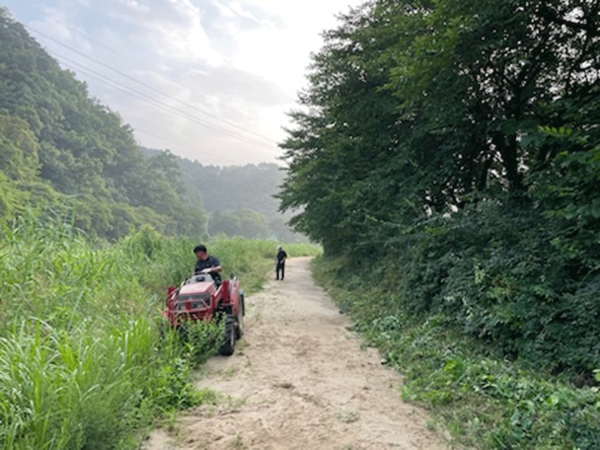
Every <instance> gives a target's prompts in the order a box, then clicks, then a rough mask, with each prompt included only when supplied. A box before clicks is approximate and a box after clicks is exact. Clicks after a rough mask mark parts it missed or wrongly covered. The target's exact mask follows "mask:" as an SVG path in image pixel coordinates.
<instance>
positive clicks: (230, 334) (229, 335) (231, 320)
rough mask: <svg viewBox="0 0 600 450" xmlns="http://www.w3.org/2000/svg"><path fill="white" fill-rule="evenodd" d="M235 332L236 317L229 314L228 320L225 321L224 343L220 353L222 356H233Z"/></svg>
mask: <svg viewBox="0 0 600 450" xmlns="http://www.w3.org/2000/svg"><path fill="white" fill-rule="evenodd" d="M235 332H236V324H235V317H234V316H233V315H232V314H227V318H226V319H225V333H224V334H223V342H222V344H221V347H220V348H219V353H220V354H221V355H223V356H231V355H233V352H234V350H235Z"/></svg>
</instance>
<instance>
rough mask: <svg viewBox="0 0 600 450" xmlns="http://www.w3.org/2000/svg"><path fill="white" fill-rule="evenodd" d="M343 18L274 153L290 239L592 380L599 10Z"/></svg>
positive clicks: (559, 0)
mask: <svg viewBox="0 0 600 450" xmlns="http://www.w3.org/2000/svg"><path fill="white" fill-rule="evenodd" d="M340 19H341V24H340V26H339V27H338V28H337V29H334V30H331V31H329V32H327V33H326V34H325V40H326V43H325V46H324V47H323V49H322V50H321V51H320V52H319V53H318V54H316V55H315V56H314V58H313V64H312V67H311V72H310V74H309V87H308V88H307V89H306V91H304V92H303V93H302V94H301V95H300V102H301V104H302V107H301V108H300V109H299V110H297V111H294V112H293V113H292V118H293V122H294V126H293V127H292V128H291V129H290V130H289V138H288V139H287V140H286V141H285V142H284V143H283V145H282V146H283V148H284V149H285V150H286V158H287V161H288V162H289V165H290V171H289V174H288V176H287V178H286V180H285V182H284V184H283V187H282V189H281V192H280V194H279V198H280V199H281V208H282V210H283V211H287V210H291V209H297V208H300V209H301V211H302V212H301V213H300V214H297V215H296V216H295V217H294V218H293V219H292V223H293V224H294V226H295V228H296V229H297V230H299V231H302V232H304V233H306V234H307V235H308V236H310V237H311V238H312V239H314V240H317V241H320V242H322V243H323V244H324V247H325V251H326V253H327V254H330V255H336V254H337V255H349V256H350V259H349V260H350V261H356V260H357V258H356V257H357V256H359V255H360V256H361V257H360V258H359V260H360V261H370V263H371V264H372V263H373V262H374V261H381V260H382V259H381V258H389V261H393V262H394V264H396V265H395V266H394V267H396V270H400V271H402V272H401V273H402V275H403V277H402V286H401V288H402V289H404V292H405V293H406V303H407V304H406V307H407V309H409V310H411V311H413V312H414V313H418V314H422V313H432V314H433V313H443V314H444V316H445V317H447V318H448V320H449V321H450V322H452V323H454V324H457V325H459V326H460V327H461V328H462V329H463V330H465V331H467V332H469V333H472V334H474V335H476V336H479V337H482V338H485V339H491V340H492V341H493V342H495V343H496V344H497V345H498V346H501V347H503V348H504V349H505V350H506V352H507V354H510V355H516V356H520V357H524V358H531V359H533V360H535V358H536V356H537V357H540V359H538V360H537V361H539V360H542V359H543V360H544V361H546V362H548V361H550V362H548V364H550V365H552V366H553V367H555V368H561V367H579V368H581V367H584V368H587V369H591V368H595V366H596V365H600V325H599V324H600V321H599V320H597V318H598V317H600V303H598V302H597V295H595V294H593V292H597V288H598V286H600V258H599V256H598V255H600V239H599V236H600V191H599V190H598V189H597V186H598V180H599V177H600V165H599V163H598V161H599V159H598V153H599V151H600V135H599V133H600V127H599V123H600V95H599V94H600V83H598V78H599V74H600V72H599V71H600V32H599V31H598V30H599V29H600V2H599V1H597V0H583V1H579V0H577V1H575V0H573V1H571V0H550V1H546V0H507V1H502V2H498V1H491V0H490V1H483V2H482V1H475V0H452V1H450V0H432V1H420V0H417V1H414V0H400V1H397V0H394V1H391V0H371V1H368V2H366V3H365V4H364V5H362V6H361V7H359V8H356V9H354V10H352V11H351V12H350V13H348V14H346V15H344V16H341V18H340ZM474 280H476V282H475V281H474ZM478 283H479V284H478ZM592 317H594V319H592Z"/></svg>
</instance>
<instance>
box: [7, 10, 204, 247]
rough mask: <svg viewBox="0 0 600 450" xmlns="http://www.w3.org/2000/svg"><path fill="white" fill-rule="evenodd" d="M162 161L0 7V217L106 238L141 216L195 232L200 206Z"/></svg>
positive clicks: (164, 227) (166, 227)
mask: <svg viewBox="0 0 600 450" xmlns="http://www.w3.org/2000/svg"><path fill="white" fill-rule="evenodd" d="M162 163H163V161H162V160H161V159H160V158H158V159H150V160H147V159H145V158H143V157H142V154H141V152H140V150H139V147H138V145H137V143H136V142H135V139H134V136H133V133H132V129H131V128H130V127H129V126H128V125H127V124H125V123H124V122H123V121H122V120H121V118H120V117H119V116H118V115H117V114H116V113H114V112H112V111H111V110H110V109H108V108H107V107H106V106H105V105H102V104H100V103H99V102H98V101H96V100H93V99H91V98H90V97H89V93H88V90H87V87H86V85H85V83H82V82H80V81H77V80H76V79H75V77H74V74H73V73H71V72H68V71H65V70H62V69H61V68H60V66H59V65H58V63H57V62H56V61H55V60H54V59H52V58H51V57H50V56H49V55H48V54H47V53H46V52H45V51H44V50H43V49H42V48H41V47H40V45H39V44H38V43H37V42H36V41H35V40H34V39H32V38H31V36H29V35H28V33H27V31H26V30H25V29H24V28H23V26H21V25H20V24H19V23H17V22H15V21H14V20H13V19H12V18H11V17H10V14H9V12H8V11H7V10H6V9H5V8H1V7H0V218H4V219H7V218H11V217H13V216H14V215H15V214H17V213H18V212H19V211H22V210H23V209H24V208H37V209H40V210H43V213H44V214H47V215H48V214H50V215H54V216H56V215H59V216H60V217H63V218H65V217H66V218H69V220H70V221H72V222H73V223H74V225H75V226H76V227H78V228H80V229H82V230H84V231H86V232H89V233H94V234H97V235H99V236H101V237H105V238H116V237H119V236H123V235H124V234H126V233H127V232H129V230H130V228H131V227H139V226H140V225H142V224H144V223H147V224H151V225H152V226H153V227H154V228H156V229H157V230H159V231H161V232H165V233H168V234H176V233H179V234H181V233H183V234H195V235H198V234H201V233H202V232H204V229H203V228H202V227H203V224H204V223H205V218H204V213H203V211H202V209H201V208H200V207H199V206H198V205H196V204H194V203H190V202H187V200H186V198H185V197H184V196H183V195H182V191H181V190H180V187H179V182H178V179H177V174H174V175H171V176H170V175H169V172H168V169H169V168H168V167H163V164H162Z"/></svg>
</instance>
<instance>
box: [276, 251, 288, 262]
mask: <svg viewBox="0 0 600 450" xmlns="http://www.w3.org/2000/svg"><path fill="white" fill-rule="evenodd" d="M285 258H287V253H286V252H284V251H283V250H279V251H278V252H277V262H278V263H280V262H285Z"/></svg>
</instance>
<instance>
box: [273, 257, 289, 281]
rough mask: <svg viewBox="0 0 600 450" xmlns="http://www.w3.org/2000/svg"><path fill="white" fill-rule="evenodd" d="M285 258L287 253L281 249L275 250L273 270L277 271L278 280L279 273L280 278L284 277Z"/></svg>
mask: <svg viewBox="0 0 600 450" xmlns="http://www.w3.org/2000/svg"><path fill="white" fill-rule="evenodd" d="M285 258H287V253H286V252H284V251H283V250H279V252H277V266H276V268H275V272H276V273H277V277H276V279H277V280H279V274H280V273H281V279H282V280H283V278H284V277H285Z"/></svg>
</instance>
